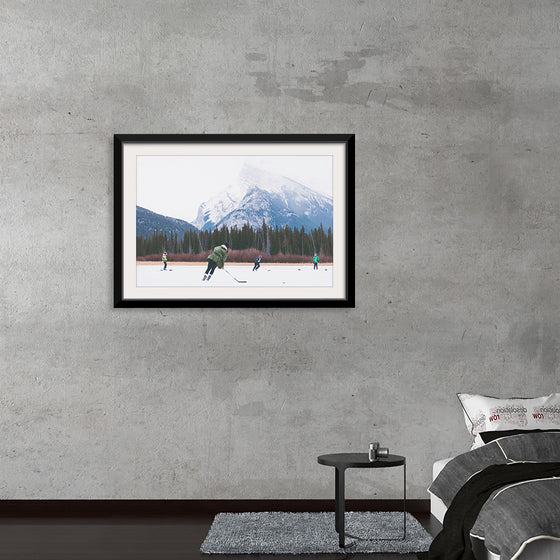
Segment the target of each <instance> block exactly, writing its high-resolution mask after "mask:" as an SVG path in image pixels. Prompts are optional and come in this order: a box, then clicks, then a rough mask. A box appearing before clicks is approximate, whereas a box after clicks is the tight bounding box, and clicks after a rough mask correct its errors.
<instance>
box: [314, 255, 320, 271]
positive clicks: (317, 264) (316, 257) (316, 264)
mask: <svg viewBox="0 0 560 560" xmlns="http://www.w3.org/2000/svg"><path fill="white" fill-rule="evenodd" d="M313 270H319V256H318V255H317V253H315V254H314V255H313Z"/></svg>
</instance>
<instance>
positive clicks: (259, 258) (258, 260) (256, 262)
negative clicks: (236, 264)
mask: <svg viewBox="0 0 560 560" xmlns="http://www.w3.org/2000/svg"><path fill="white" fill-rule="evenodd" d="M261 259H262V255H259V256H258V258H257V259H255V266H254V267H253V272H254V271H255V270H259V268H260V267H261Z"/></svg>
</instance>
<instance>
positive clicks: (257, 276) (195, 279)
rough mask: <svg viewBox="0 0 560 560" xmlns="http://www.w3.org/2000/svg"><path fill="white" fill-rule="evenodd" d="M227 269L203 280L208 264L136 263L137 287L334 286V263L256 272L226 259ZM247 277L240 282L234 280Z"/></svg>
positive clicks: (278, 266)
mask: <svg viewBox="0 0 560 560" xmlns="http://www.w3.org/2000/svg"><path fill="white" fill-rule="evenodd" d="M225 269H226V270H227V272H229V274H227V273H226V272H225V271H224V270H221V269H219V268H217V269H216V271H215V272H214V275H213V277H212V279H211V280H210V281H206V282H203V281H202V277H203V276H204V271H205V270H206V265H205V264H199V265H194V264H187V265H185V264H173V263H171V264H168V270H166V271H163V270H162V269H161V264H159V265H154V264H137V265H136V285H137V287H139V288H140V287H142V288H143V287H177V288H178V287H187V286H188V287H191V286H196V287H199V286H200V287H202V286H204V287H208V288H212V286H215V287H221V288H223V287H228V288H229V287H232V286H238V287H239V288H244V287H248V288H254V287H257V286H258V287H275V288H276V287H282V286H285V287H291V288H297V287H327V288H330V287H332V282H333V277H332V265H330V264H329V265H322V266H321V265H319V269H318V270H313V265H311V264H309V265H307V264H305V265H269V266H267V265H261V267H260V268H259V269H258V270H256V271H254V272H253V265H234V264H232V265H230V266H228V265H227V263H226V267H225ZM232 276H233V277H235V278H236V279H237V280H241V281H245V282H242V283H238V282H236V281H235V280H234V278H232Z"/></svg>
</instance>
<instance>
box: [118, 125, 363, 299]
mask: <svg viewBox="0 0 560 560" xmlns="http://www.w3.org/2000/svg"><path fill="white" fill-rule="evenodd" d="M212 158H214V159H212ZM237 158H241V159H243V161H244V162H247V161H249V163H247V164H245V163H243V165H247V166H249V167H248V168H249V169H252V170H254V169H256V168H252V167H251V165H252V162H253V160H255V158H257V159H256V160H255V161H258V162H261V161H266V162H272V163H273V164H275V165H276V166H277V167H278V168H279V169H280V172H279V173H278V171H277V173H278V174H277V175H269V176H271V177H280V176H283V178H284V179H285V178H286V177H289V175H288V174H286V175H285V176H284V174H283V173H281V171H282V170H283V169H284V167H283V166H286V169H287V166H288V164H289V163H292V162H295V165H297V166H298V167H299V168H301V169H303V170H304V171H305V170H307V171H309V173H310V174H313V173H314V172H317V174H318V173H319V172H321V173H323V175H324V176H325V177H327V176H328V169H329V167H328V166H329V165H331V168H330V172H331V185H332V211H331V215H332V226H329V228H327V227H325V228H323V224H322V222H321V225H320V226H319V228H317V227H316V228H315V229H309V230H307V229H304V226H301V232H302V233H301V236H302V242H301V243H302V253H303V243H304V240H305V239H307V238H306V236H308V237H309V236H310V237H311V240H312V241H313V239H314V238H316V237H317V232H320V233H321V234H323V233H324V234H325V235H327V233H328V234H329V235H330V236H331V237H329V239H330V240H331V242H332V243H331V244H332V263H330V264H329V263H326V264H323V263H321V265H319V273H320V274H317V275H316V276H312V275H311V274H310V272H309V271H310V270H311V268H310V267H312V265H311V258H309V263H307V262H306V263H299V264H296V265H292V266H295V267H294V268H291V269H288V268H285V267H284V268H282V267H283V266H284V265H282V264H280V265H273V264H271V265H270V267H268V268H266V269H265V271H266V272H267V273H268V274H269V276H268V277H265V276H264V274H263V275H261V276H257V272H259V271H252V269H251V268H250V266H252V264H253V263H252V262H250V264H249V267H247V269H246V270H245V268H243V269H240V268H239V267H241V266H246V265H242V264H238V263H232V262H228V261H226V266H225V267H224V269H223V270H221V271H220V273H219V274H217V275H216V276H215V277H212V278H216V277H218V278H219V280H215V281H214V280H212V282H208V281H207V282H203V281H202V277H203V273H204V272H205V270H204V267H205V266H206V263H204V264H200V263H199V268H198V269H197V272H196V275H197V278H196V281H194V280H193V278H192V277H193V269H192V268H187V267H183V266H182V265H183V263H178V262H176V264H177V265H179V264H181V266H175V268H171V265H170V266H169V268H167V267H166V270H163V271H162V269H160V266H163V265H162V264H159V263H158V264H154V263H152V264H143V263H142V262H139V261H138V260H137V259H138V258H148V257H139V256H138V255H137V246H138V247H140V244H141V243H146V244H147V243H148V242H147V241H146V240H147V239H149V240H150V242H152V241H154V246H155V244H156V242H157V241H159V240H160V239H163V241H162V244H163V245H164V250H166V249H165V245H166V244H169V243H171V240H172V238H173V235H174V234H173V231H172V230H171V229H169V235H167V233H164V232H163V230H161V231H160V230H159V229H157V226H153V223H158V224H159V223H160V222H157V221H156V222H153V223H152V222H151V221H150V220H151V219H152V214H149V218H150V219H146V220H143V221H142V222H140V221H139V220H140V218H139V215H140V212H144V210H142V208H143V207H140V204H139V202H143V200H144V198H141V196H142V197H146V199H148V198H149V197H152V198H149V200H158V203H159V200H160V199H161V198H165V199H166V200H171V203H173V199H174V197H175V196H177V197H179V196H184V197H187V198H186V200H188V203H189V204H193V205H194V203H195V202H196V200H195V199H196V196H198V197H200V196H201V193H200V191H201V189H202V190H204V189H205V188H206V187H204V186H202V187H200V186H189V185H190V184H194V183H197V185H198V183H199V182H200V178H201V177H204V179H205V180H206V179H208V177H210V178H211V179H212V180H214V182H215V183H218V182H219V177H218V170H220V169H224V170H225V169H226V168H227V165H225V164H228V165H229V164H230V163H231V164H232V166H233V165H238V163H239V162H238V159H237ZM239 161H241V160H239ZM200 162H202V163H200ZM195 163H196V165H199V164H200V165H203V166H204V168H203V171H202V172H200V170H199V168H196V169H198V171H197V173H199V174H198V175H196V176H195V173H194V171H192V169H195ZM354 164H355V136H354V135H353V134H115V135H114V307H325V308H330V307H341V308H342V307H355V271H354V266H355V257H354V250H355V246H354V244H355V194H354V189H355V184H354V181H355V173H354ZM177 166H183V167H180V170H179V171H176V170H175V168H176V167H177ZM315 168H316V169H315ZM184 169H186V170H187V171H184ZM206 169H210V171H209V172H207V171H205V170H206ZM232 169H233V167H232ZM174 170H175V171H174ZM212 170H216V176H215V177H214V175H213V173H214V172H213V171H212ZM258 171H259V170H257V172H258ZM224 172H225V171H224ZM268 172H269V171H268V170H265V171H264V172H263V173H268ZM183 175H184V176H183ZM154 177H155V178H157V179H154ZM165 177H167V178H168V179H165ZM236 181H237V179H236ZM238 181H239V182H242V181H244V183H243V184H244V185H246V184H249V183H248V180H247V179H246V178H243V179H239V180H238ZM288 181H292V178H288ZM292 183H298V184H299V182H298V181H297V178H296V179H295V180H294V181H292ZM326 183H328V179H326V180H325V181H323V182H322V183H321V185H324V184H326ZM175 184H177V185H182V184H184V185H185V186H184V187H183V186H173V185H175ZM290 184H291V183H290ZM258 186H259V185H257V183H256V182H255V187H258ZM166 188H169V189H171V190H169V191H168V192H170V193H171V195H170V196H167V197H164V196H163V194H162V196H161V197H160V199H157V197H154V196H153V195H154V193H156V191H157V192H160V189H164V190H165V189H166ZM230 188H233V187H230ZM280 188H283V187H280ZM190 189H192V190H190ZM226 190H227V189H226ZM162 192H163V191H162ZM305 192H307V191H305ZM195 193H196V196H195ZM278 193H280V191H278V192H277V193H276V194H278ZM239 196H241V195H239ZM278 196H280V195H279V194H278ZM324 196H326V197H328V194H327V195H324ZM228 197H229V191H228ZM181 200H182V199H181ZM243 200H246V199H245V198H244V199H243ZM320 200H322V199H320ZM205 204H206V203H205ZM317 204H318V205H319V203H317ZM177 206H180V205H179V204H177ZM139 207H140V210H138V208H139ZM146 207H147V205H146ZM207 207H208V205H206V206H204V208H207ZM147 209H148V210H149V211H150V212H154V211H152V210H151V209H149V208H147ZM155 214H157V216H158V217H159V218H161V217H165V218H166V219H167V218H168V217H171V218H173V219H177V215H175V216H171V213H168V212H165V211H161V212H157V211H155ZM174 214H176V212H174ZM200 215H201V211H200V209H199V215H198V216H197V218H198V217H200ZM142 216H143V217H145V216H144V214H142ZM203 217H204V215H203ZM159 218H158V219H159ZM154 219H155V218H154ZM178 219H180V220H182V218H178ZM224 219H225V218H224ZM185 221H186V222H188V220H185ZM144 222H149V224H151V225H152V229H151V230H149V233H146V238H144V236H143V235H142V237H141V238H140V236H138V238H137V227H138V228H139V226H138V225H137V224H140V223H142V224H144ZM162 223H164V224H166V225H165V226H164V227H167V224H168V222H167V221H165V220H164V221H163V222H162ZM209 223H212V222H209ZM247 223H248V225H249V222H247ZM265 225H266V221H265ZM142 227H144V226H143V225H142ZM162 227H163V226H162ZM185 227H188V225H187V226H185ZM205 227H206V229H200V230H199V233H198V234H197V236H198V238H199V239H200V238H201V237H203V238H205V239H206V237H208V236H209V237H212V236H213V235H214V234H211V233H209V232H212V231H215V230H213V229H212V227H213V226H208V225H207V226H205ZM221 227H222V229H219V231H220V232H232V233H231V235H230V237H233V229H228V226H224V225H222V226H221ZM224 227H225V228H226V229H223V228H224ZM233 227H234V228H237V227H238V226H237V225H236V226H233ZM250 227H253V226H250ZM331 227H332V229H331ZM154 228H155V229H154ZM310 228H311V226H310ZM280 229H281V228H280ZM296 230H297V226H294V227H293V229H289V230H286V231H289V232H292V231H293V232H294V234H295V232H296ZM181 231H182V230H181ZM193 231H194V230H193ZM251 231H252V230H251ZM254 231H255V232H259V231H260V232H263V229H260V230H259V229H258V228H256V226H255V230H254ZM264 231H265V232H266V231H267V230H266V228H265V230H264ZM268 231H269V232H271V231H273V229H272V227H271V228H268ZM235 233H236V234H238V230H237V229H236V230H235ZM158 234H161V236H163V237H157V235H158ZM218 237H219V236H218ZM193 238H194V234H193ZM215 238H216V236H214V237H213V239H215ZM184 239H186V237H185V238H184ZM195 241H196V239H195ZM214 243H217V242H214ZM232 244H233V245H234V243H233V242H232ZM142 247H143V245H142ZM199 247H202V244H201V245H200V246H199ZM313 247H315V242H314V241H313ZM329 247H330V245H329ZM159 248H160V251H161V244H160V246H159ZM211 249H212V247H206V251H207V252H208V253H210V252H211ZM138 250H140V249H138ZM146 251H147V249H146ZM235 251H236V248H235V246H233V247H230V248H229V252H228V255H230V254H231V255H232V258H234V257H233V255H234V254H235ZM325 258H326V259H327V260H328V259H329V258H330V257H329V256H328V255H327V256H326V257H325ZM264 261H265V259H264V258H263V262H264ZM154 266H156V267H157V270H156V268H154ZM274 266H277V267H278V268H273V267H274ZM286 266H287V265H286ZM321 266H322V267H323V268H321ZM191 267H192V265H191ZM329 267H330V271H329ZM296 268H297V271H298V274H300V276H297V275H295V269H296ZM173 271H175V272H173ZM224 271H225V272H227V273H228V274H227V275H226V276H224V275H223V274H222V272H224ZM230 271H233V274H232V273H231V272H230ZM249 271H250V272H251V273H253V276H251V275H250V274H249ZM158 273H161V274H160V275H159V276H158V275H157V274H158ZM175 273H179V274H175ZM173 274H175V275H173ZM329 274H330V284H329V283H328V282H329ZM199 278H200V280H199ZM257 278H258V279H259V280H258V282H261V283H262V282H264V285H263V284H259V283H258V282H257V283H255V282H256V279H257ZM265 278H270V280H268V279H265ZM282 278H285V279H286V282H282V283H280V281H279V280H280V279H282ZM226 280H227V282H229V283H228V284H226ZM267 282H268V283H267ZM306 282H308V283H309V282H310V284H307V283H306ZM315 283H316V284H315ZM168 284H169V285H168ZM285 284H287V285H285Z"/></svg>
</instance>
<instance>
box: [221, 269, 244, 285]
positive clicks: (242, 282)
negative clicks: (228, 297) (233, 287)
mask: <svg viewBox="0 0 560 560" xmlns="http://www.w3.org/2000/svg"><path fill="white" fill-rule="evenodd" d="M222 270H223V271H224V272H227V273H228V274H229V275H230V276H231V277H232V278H233V279H234V280H235V281H236V282H239V284H247V280H238V279H237V278H236V277H235V276H234V275H233V274H230V273H229V271H227V270H226V269H225V268H222Z"/></svg>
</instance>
